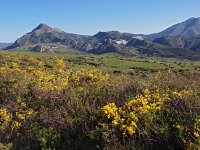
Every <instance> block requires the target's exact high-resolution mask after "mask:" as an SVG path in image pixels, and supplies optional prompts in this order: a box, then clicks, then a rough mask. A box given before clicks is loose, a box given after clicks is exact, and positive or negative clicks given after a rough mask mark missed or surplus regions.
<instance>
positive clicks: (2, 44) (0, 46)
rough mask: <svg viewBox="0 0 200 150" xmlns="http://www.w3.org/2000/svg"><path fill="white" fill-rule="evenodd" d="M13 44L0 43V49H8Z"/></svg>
mask: <svg viewBox="0 0 200 150" xmlns="http://www.w3.org/2000/svg"><path fill="white" fill-rule="evenodd" d="M12 44H13V43H0V49H1V48H2V49H3V48H6V47H8V46H10V45H12Z"/></svg>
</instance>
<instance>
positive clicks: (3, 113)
mask: <svg viewBox="0 0 200 150" xmlns="http://www.w3.org/2000/svg"><path fill="white" fill-rule="evenodd" d="M11 120H12V114H11V113H9V112H8V110H7V109H6V108H0V131H2V130H5V129H6V128H7V127H8V126H9V123H10V122H11Z"/></svg>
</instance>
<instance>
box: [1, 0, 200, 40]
mask: <svg viewBox="0 0 200 150" xmlns="http://www.w3.org/2000/svg"><path fill="white" fill-rule="evenodd" d="M190 17H200V0H0V18H1V21H0V42H14V41H15V40H16V38H18V37H20V36H22V35H24V34H25V33H27V32H30V31H31V30H32V29H33V28H35V27H36V26H37V25H38V24H39V23H46V24H48V25H50V26H52V27H57V28H60V29H62V30H64V31H66V32H72V33H78V34H89V35H92V34H95V33H97V32H98V31H111V30H118V31H121V32H131V33H144V34H147V33H153V32H159V31H161V30H163V29H165V28H166V27H169V26H170V25H172V24H174V23H178V22H181V21H184V20H186V19H188V18H190Z"/></svg>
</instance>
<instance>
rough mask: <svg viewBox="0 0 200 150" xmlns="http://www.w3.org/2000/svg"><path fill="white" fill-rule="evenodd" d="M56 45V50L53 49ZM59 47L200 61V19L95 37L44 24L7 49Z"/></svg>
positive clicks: (49, 50) (45, 50)
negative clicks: (147, 31) (154, 29)
mask: <svg viewBox="0 0 200 150" xmlns="http://www.w3.org/2000/svg"><path fill="white" fill-rule="evenodd" d="M52 43H53V44H54V46H52V45H50V44H52ZM44 44H45V45H46V46H44ZM55 44H58V45H64V46H65V47H67V48H68V49H71V50H74V51H75V52H86V53H93V54H104V53H118V54H122V55H126V56H134V55H141V56H162V57H180V58H187V59H193V60H197V59H198V60H200V18H190V19H188V20H186V21H184V22H181V23H178V24H176V25H173V26H171V27H169V28H167V29H166V30H164V31H162V32H159V33H155V34H150V35H142V34H140V35H139V34H131V33H120V32H118V31H110V32H99V33H97V34H95V35H93V36H88V35H78V34H72V33H66V32H64V31H62V30H60V29H56V28H52V27H49V26H48V25H46V24H40V25H39V26H38V27H36V28H35V29H34V30H33V31H31V32H30V33H27V34H26V35H24V36H22V37H21V38H19V39H17V40H16V41H15V43H14V44H12V45H11V46H8V47H7V48H6V49H7V50H10V49H20V48H22V47H26V49H27V50H30V51H37V52H53V49H54V50H55V49H56V48H58V49H60V47H59V46H55ZM39 45H43V46H39ZM49 45H50V46H49Z"/></svg>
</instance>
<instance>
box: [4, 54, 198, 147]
mask: <svg viewBox="0 0 200 150" xmlns="http://www.w3.org/2000/svg"><path fill="white" fill-rule="evenodd" d="M199 83H200V62H198V61H196V62H195V61H189V60H180V59H173V58H169V59H167V58H141V57H134V58H130V57H122V56H120V55H111V54H106V55H90V54H72V53H71V54H56V53H55V54H51V53H31V52H23V51H0V135H1V136H0V149H5V150H10V149H16V150H18V149H19V150H21V149H41V150H62V149H63V150H65V149H70V150H98V149H100V150H103V149H109V150H125V149H126V150H134V149H135V150H160V149H163V150H165V149H166V150H168V149H169V150H179V149H180V150H199V149H200V84H199Z"/></svg>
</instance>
